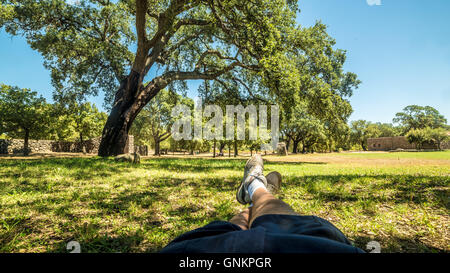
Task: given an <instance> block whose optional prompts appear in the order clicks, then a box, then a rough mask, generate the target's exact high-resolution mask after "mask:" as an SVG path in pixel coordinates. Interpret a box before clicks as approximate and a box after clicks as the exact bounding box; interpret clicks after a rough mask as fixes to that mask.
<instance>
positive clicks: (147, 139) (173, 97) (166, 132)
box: [130, 89, 193, 154]
mask: <svg viewBox="0 0 450 273" xmlns="http://www.w3.org/2000/svg"><path fill="white" fill-rule="evenodd" d="M176 104H185V105H191V106H193V101H192V100H191V99H189V98H186V97H182V96H180V95H178V94H176V93H174V92H172V91H169V90H166V89H164V90H161V91H160V92H159V93H158V94H157V95H156V96H155V97H154V98H153V99H152V100H151V101H150V102H149V103H148V104H147V105H146V106H145V107H144V109H142V111H141V112H140V113H139V114H138V116H137V117H136V119H135V121H134V122H133V126H132V127H131V129H130V134H132V135H133V136H134V137H135V142H136V143H137V144H139V145H152V146H153V147H157V146H159V145H160V143H161V142H163V141H164V140H166V139H168V138H169V137H170V136H171V131H170V130H171V126H172V124H173V122H174V119H173V118H172V116H171V114H172V109H173V107H174V106H175V105H176ZM166 145H167V144H166ZM165 148H167V147H165ZM158 149H159V148H158ZM155 153H156V154H159V151H156V149H155Z"/></svg>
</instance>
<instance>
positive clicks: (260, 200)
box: [230, 188, 299, 230]
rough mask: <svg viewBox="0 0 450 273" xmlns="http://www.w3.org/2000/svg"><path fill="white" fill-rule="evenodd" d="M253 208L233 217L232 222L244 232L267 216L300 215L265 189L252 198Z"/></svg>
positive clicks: (257, 191) (258, 190)
mask: <svg viewBox="0 0 450 273" xmlns="http://www.w3.org/2000/svg"><path fill="white" fill-rule="evenodd" d="M252 202H253V206H252V207H249V208H246V209H245V210H243V211H241V212H240V213H239V214H237V215H235V216H233V218H231V220H230V222H231V223H233V224H235V225H238V226H239V227H240V228H242V229H243V230H246V229H249V228H251V226H252V223H253V221H254V220H255V219H256V218H257V217H259V216H261V215H265V214H285V215H299V214H298V213H296V212H295V211H294V210H293V209H292V208H291V206H289V205H288V204H286V203H285V202H283V201H281V200H279V199H277V198H275V197H274V196H273V195H272V194H271V193H270V192H268V191H267V190H266V189H264V188H259V189H256V191H255V193H254V194H253V196H252Z"/></svg>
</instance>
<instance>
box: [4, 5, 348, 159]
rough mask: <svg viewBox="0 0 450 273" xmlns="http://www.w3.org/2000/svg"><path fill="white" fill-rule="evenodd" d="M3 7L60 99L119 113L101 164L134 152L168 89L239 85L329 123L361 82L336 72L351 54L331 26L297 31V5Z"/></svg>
mask: <svg viewBox="0 0 450 273" xmlns="http://www.w3.org/2000/svg"><path fill="white" fill-rule="evenodd" d="M0 2H1V3H2V6H1V10H0V27H2V26H3V27H5V29H6V31H8V32H9V33H11V34H13V35H19V34H21V35H25V37H26V38H27V41H28V42H29V44H30V45H31V47H32V48H33V49H36V50H38V51H39V52H40V53H41V54H42V55H43V57H44V58H45V65H46V67H48V69H50V71H51V73H52V80H53V85H54V86H55V88H56V90H57V91H58V92H72V93H73V92H75V93H77V94H79V95H81V96H86V95H97V94H98V92H99V91H103V92H105V94H106V99H107V101H108V102H109V105H110V107H111V112H110V115H109V117H108V120H107V122H106V125H105V127H104V129H103V136H102V142H101V145H100V149H99V155H101V156H108V155H115V154H120V153H124V152H126V147H127V145H126V142H127V136H128V131H129V129H130V127H131V125H132V123H133V121H134V119H135V118H136V116H137V115H138V113H139V112H140V111H141V109H142V108H143V107H144V106H145V105H146V104H147V103H148V102H149V101H150V100H152V99H153V98H154V97H155V96H156V95H157V94H158V92H159V91H160V90H162V89H163V88H166V87H167V88H170V89H176V90H182V89H185V88H186V81H187V80H199V79H200V80H207V81H217V82H220V83H222V84H224V85H227V84H237V85H239V86H241V87H242V88H243V89H242V90H243V91H242V92H259V93H260V94H263V95H267V96H271V97H274V98H277V99H278V102H279V103H280V104H282V105H283V106H284V107H285V108H288V107H289V104H290V103H291V102H292V101H295V100H297V99H307V100H308V101H310V103H309V104H308V105H311V107H312V108H313V110H314V111H315V112H316V113H315V114H316V115H317V116H327V115H328V114H327V113H328V112H329V111H328V109H329V108H330V107H333V103H334V101H336V100H337V99H339V98H340V97H341V95H342V93H344V94H345V93H349V92H351V86H352V85H353V84H354V83H355V79H356V76H355V75H354V74H352V73H347V74H342V73H341V72H342V67H341V66H338V67H336V66H335V65H336V64H339V63H340V62H336V59H342V58H344V59H345V54H344V53H343V52H341V51H335V50H334V49H333V46H334V40H333V39H332V38H331V37H329V35H328V34H327V33H326V28H325V26H324V25H323V24H321V23H320V22H318V23H317V24H316V25H314V26H312V27H307V28H305V27H301V26H299V25H298V24H297V23H296V21H295V18H296V15H297V13H298V12H299V10H298V8H297V4H296V1H288V0H247V1H241V0H228V1H221V0H159V1H158V0H118V1H109V0H81V1H77V2H75V1H70V2H71V3H74V4H68V3H67V2H66V1H63V0H20V1H17V0H0ZM340 73H341V74H340ZM144 83H145V84H144ZM251 86H257V89H255V90H251ZM248 87H250V88H248ZM336 87H339V90H338V91H339V92H337V88H336ZM329 118H332V117H331V116H329Z"/></svg>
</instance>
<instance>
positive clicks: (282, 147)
mask: <svg viewBox="0 0 450 273" xmlns="http://www.w3.org/2000/svg"><path fill="white" fill-rule="evenodd" d="M277 155H281V156H286V155H288V152H287V149H286V143H284V142H280V143H278V145H277Z"/></svg>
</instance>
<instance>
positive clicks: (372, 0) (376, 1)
mask: <svg viewBox="0 0 450 273" xmlns="http://www.w3.org/2000/svg"><path fill="white" fill-rule="evenodd" d="M366 2H367V5H369V6H381V0H366Z"/></svg>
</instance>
